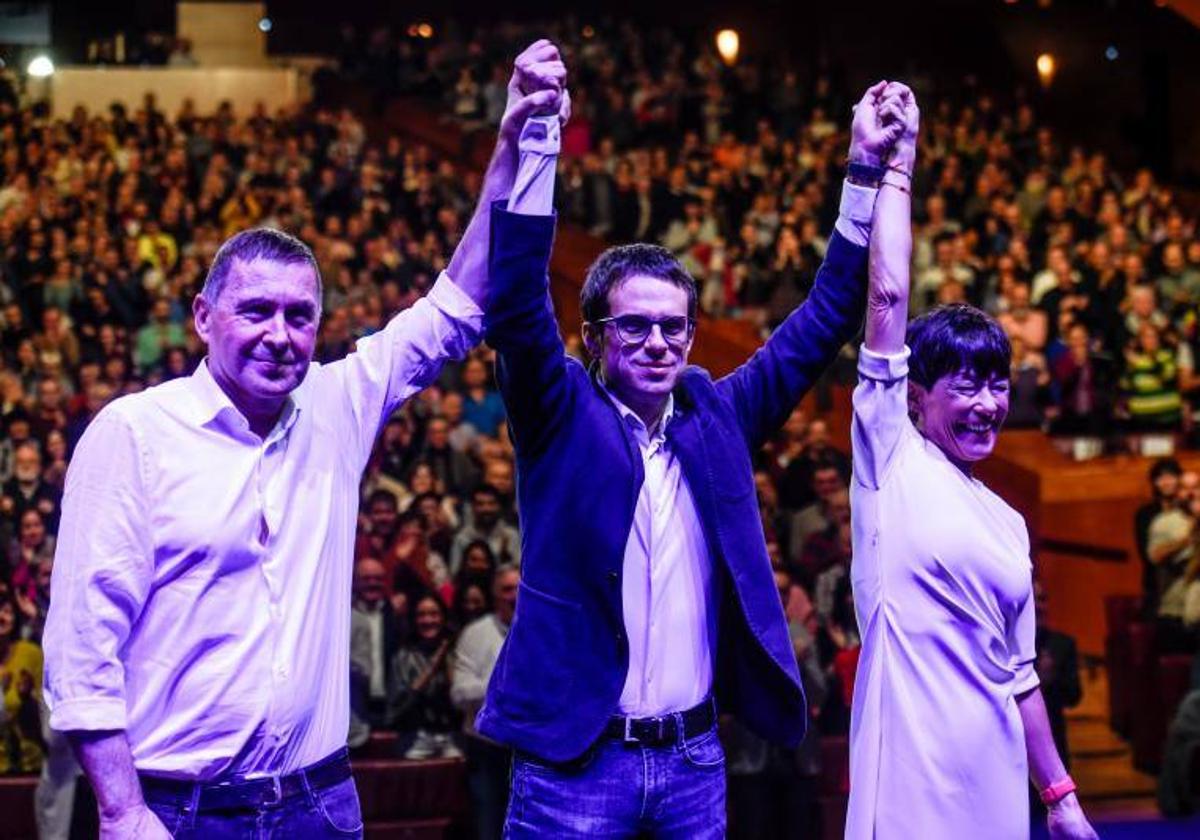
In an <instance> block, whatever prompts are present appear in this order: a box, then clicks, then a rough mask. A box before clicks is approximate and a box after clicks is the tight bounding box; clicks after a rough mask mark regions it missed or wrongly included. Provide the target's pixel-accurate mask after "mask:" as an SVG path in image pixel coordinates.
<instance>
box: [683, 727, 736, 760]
mask: <svg viewBox="0 0 1200 840" xmlns="http://www.w3.org/2000/svg"><path fill="white" fill-rule="evenodd" d="M679 749H680V751H681V752H682V753H683V757H684V758H685V759H686V760H687V763H688V764H690V765H692V766H693V767H699V768H711V767H724V766H725V749H724V748H723V747H722V746H721V739H720V738H718V737H717V730H716V727H714V728H712V729H710V730H709V731H708V732H705V733H704V734H703V735H697V736H696V737H695V738H688V739H685V740H684V742H683V743H682V744H681V745H680V748H679Z"/></svg>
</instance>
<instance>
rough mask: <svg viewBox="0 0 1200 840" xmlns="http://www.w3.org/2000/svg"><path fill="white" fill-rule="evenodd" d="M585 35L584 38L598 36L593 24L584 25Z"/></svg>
mask: <svg viewBox="0 0 1200 840" xmlns="http://www.w3.org/2000/svg"><path fill="white" fill-rule="evenodd" d="M583 37H584V38H595V37H596V29H595V27H593V26H591V25H590V24H589V25H588V26H585V27H583Z"/></svg>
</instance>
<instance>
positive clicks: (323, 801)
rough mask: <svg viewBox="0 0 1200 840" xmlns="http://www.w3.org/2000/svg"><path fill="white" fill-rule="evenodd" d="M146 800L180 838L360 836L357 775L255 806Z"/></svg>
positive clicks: (158, 796)
mask: <svg viewBox="0 0 1200 840" xmlns="http://www.w3.org/2000/svg"><path fill="white" fill-rule="evenodd" d="M146 804H147V805H148V806H149V807H150V810H151V811H153V812H154V814H155V816H157V817H158V818H159V819H160V820H162V824H163V825H164V826H166V828H167V831H169V832H171V835H172V836H173V837H176V838H180V840H225V838H229V840H234V838H236V839H237V840H243V838H245V840H251V838H253V840H268V838H278V840H291V838H300V837H303V838H310V837H311V838H331V839H332V838H347V837H351V838H361V837H362V836H363V820H362V811H361V810H360V808H359V804H358V790H357V788H355V787H354V777H353V776H352V777H350V778H349V779H346V780H345V781H343V782H338V783H337V784H336V785H330V786H329V787H325V788H313V787H309V788H307V789H306V790H305V791H304V793H302V794H299V795H297V796H293V797H291V798H288V799H284V800H283V801H282V802H280V803H278V804H277V805H270V806H265V807H262V808H257V809H254V810H248V809H247V810H238V811H200V812H197V811H196V810H195V809H194V807H193V806H192V803H191V802H188V801H185V800H183V799H182V798H178V797H173V796H169V795H167V796H164V795H161V794H158V793H156V792H155V793H148V794H147V796H146Z"/></svg>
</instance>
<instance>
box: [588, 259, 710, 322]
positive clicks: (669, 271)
mask: <svg viewBox="0 0 1200 840" xmlns="http://www.w3.org/2000/svg"><path fill="white" fill-rule="evenodd" d="M635 274H642V275H645V276H647V277H657V278H658V279H659V280H666V281H668V282H670V283H674V284H675V285H676V286H678V287H679V288H681V289H683V290H684V291H685V292H687V297H688V317H689V318H695V317H696V281H695V280H694V279H692V275H690V274H688V272H687V269H686V268H684V267H683V265H682V264H681V263H680V262H679V260H677V259H676V258H675V255H674V254H672V253H671V252H670V251H668V250H667V249H666V248H663V247H661V246H659V245H648V244H646V243H634V244H632V245H614V246H613V247H611V248H608V249H607V250H605V251H604V253H602V254H601V255H600V256H598V257H596V260H595V262H593V263H592V264H591V266H589V267H588V270H587V277H586V278H585V279H584V281H583V291H582V292H580V293H579V308H580V310H581V311H582V312H583V320H584V321H587V322H589V323H594V322H596V321H599V320H600V319H601V318H607V317H608V315H609V312H610V311H611V310H610V309H609V306H608V293H609V292H611V291H612V290H613V289H615V288H616V287H617V286H620V285H621V284H622V283H624V282H625V281H626V280H628V279H629V278H630V277H632V276H634V275H635Z"/></svg>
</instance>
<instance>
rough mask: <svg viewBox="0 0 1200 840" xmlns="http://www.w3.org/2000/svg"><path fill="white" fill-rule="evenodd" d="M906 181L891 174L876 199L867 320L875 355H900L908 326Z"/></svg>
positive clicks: (909, 243) (868, 340)
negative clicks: (904, 182)
mask: <svg viewBox="0 0 1200 840" xmlns="http://www.w3.org/2000/svg"><path fill="white" fill-rule="evenodd" d="M903 181H904V178H903V177H902V176H900V175H899V174H898V173H889V175H888V177H887V178H885V180H884V183H883V185H882V186H881V187H880V188H879V194H878V196H877V198H876V199H875V217H874V221H873V223H872V225H871V243H870V248H871V258H870V266H869V284H868V288H867V319H866V346H867V349H869V350H871V351H873V352H875V353H883V354H892V353H899V352H900V351H901V350H902V349H903V348H904V332H905V329H906V328H907V325H908V287H909V265H910V263H911V260H912V224H911V209H912V208H911V204H912V202H911V196H910V194H909V193H908V191H907V189H906V188H903V189H902V187H904V184H903Z"/></svg>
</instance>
